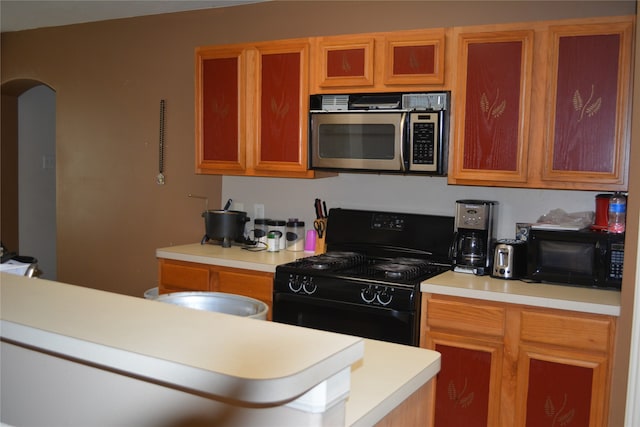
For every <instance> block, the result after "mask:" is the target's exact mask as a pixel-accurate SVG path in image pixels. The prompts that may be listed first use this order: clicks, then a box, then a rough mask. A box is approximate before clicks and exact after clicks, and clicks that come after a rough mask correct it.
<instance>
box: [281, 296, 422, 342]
mask: <svg viewBox="0 0 640 427" xmlns="http://www.w3.org/2000/svg"><path fill="white" fill-rule="evenodd" d="M272 317H273V321H274V322H280V323H288V324H290V325H297V326H303V327H307V328H313V329H321V330H323V331H331V332H338V333H341V334H347V335H355V336H360V337H364V338H371V339H375V340H380V341H388V342H394V343H398V344H406V345H412V346H418V344H419V340H420V337H419V323H418V322H419V319H418V316H417V314H416V312H415V311H413V312H411V311H397V310H392V309H388V308H385V307H380V306H368V305H364V304H353V303H347V302H339V301H332V300H326V299H321V298H314V297H308V296H304V295H299V294H288V293H277V292H276V293H274V298H273V316H272Z"/></svg>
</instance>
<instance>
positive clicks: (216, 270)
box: [158, 258, 273, 320]
mask: <svg viewBox="0 0 640 427" xmlns="http://www.w3.org/2000/svg"><path fill="white" fill-rule="evenodd" d="M158 262H159V283H158V292H159V293H161V294H166V293H169V292H188V291H208V292H226V293H229V294H237V295H244V296H247V297H251V298H255V299H257V300H260V301H263V302H264V303H266V304H267V305H268V306H269V313H268V314H267V320H271V314H272V309H273V273H266V272H262V271H254V270H244V269H239V268H230V267H221V266H217V265H208V264H198V263H193V262H185V261H174V260H168V259H163V258H160V259H159V260H158Z"/></svg>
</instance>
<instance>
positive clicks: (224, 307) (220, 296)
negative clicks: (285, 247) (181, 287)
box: [145, 288, 269, 320]
mask: <svg viewBox="0 0 640 427" xmlns="http://www.w3.org/2000/svg"><path fill="white" fill-rule="evenodd" d="M154 289H155V291H154ZM157 289H158V288H151V289H149V290H147V291H146V292H145V298H147V299H151V300H154V301H159V302H164V303H167V304H174V305H179V306H182V307H187V308H193V309H196V310H204V311H213V312H216V313H225V314H231V315H234V316H241V317H249V318H252V319H259V320H266V319H267V313H268V311H269V306H268V305H267V304H265V303H264V302H262V301H260V300H257V299H255V298H249V297H246V296H244V295H236V294H228V293H224V292H173V293H169V294H162V295H157ZM154 293H155V294H156V295H155V296H153V294H154Z"/></svg>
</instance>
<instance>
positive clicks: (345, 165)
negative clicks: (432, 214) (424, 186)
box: [310, 111, 407, 172]
mask: <svg viewBox="0 0 640 427" xmlns="http://www.w3.org/2000/svg"><path fill="white" fill-rule="evenodd" d="M406 121H407V113H406V112H403V111H395V112H379V111H366V112H354V111H345V112H311V114H310V127H311V129H310V147H311V148H310V150H311V156H310V163H311V168H312V169H330V170H335V169H347V170H378V171H395V172H400V171H404V170H405V158H404V142H403V141H404V135H405V126H406Z"/></svg>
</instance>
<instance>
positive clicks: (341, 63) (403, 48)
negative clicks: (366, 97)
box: [311, 29, 445, 93]
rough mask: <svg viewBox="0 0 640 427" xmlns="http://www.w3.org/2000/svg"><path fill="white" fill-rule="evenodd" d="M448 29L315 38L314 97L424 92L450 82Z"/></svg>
mask: <svg viewBox="0 0 640 427" xmlns="http://www.w3.org/2000/svg"><path fill="white" fill-rule="evenodd" d="M444 47H445V30H444V29H431V30H417V31H397V32H392V33H370V34H357V35H344V36H331V37H316V38H315V39H313V50H312V61H311V63H312V64H313V65H314V68H313V69H312V75H313V77H312V82H311V92H312V93H345V92H377V91H401V90H402V91H405V90H408V91H415V90H424V89H425V88H427V87H428V86H429V85H442V84H443V83H444V58H445V50H444Z"/></svg>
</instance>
